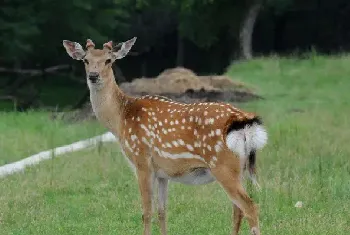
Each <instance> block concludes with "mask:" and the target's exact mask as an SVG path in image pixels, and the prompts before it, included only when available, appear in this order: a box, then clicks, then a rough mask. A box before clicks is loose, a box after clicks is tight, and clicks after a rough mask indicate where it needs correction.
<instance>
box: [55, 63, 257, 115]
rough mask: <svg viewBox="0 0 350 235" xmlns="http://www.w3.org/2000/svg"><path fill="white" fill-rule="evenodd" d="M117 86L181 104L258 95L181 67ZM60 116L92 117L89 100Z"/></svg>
mask: <svg viewBox="0 0 350 235" xmlns="http://www.w3.org/2000/svg"><path fill="white" fill-rule="evenodd" d="M120 88H121V89H122V90H123V91H124V92H125V93H126V94H128V95H131V96H136V97H140V96H143V95H148V94H153V95H154V94H157V95H162V96H166V97H168V98H170V99H173V100H175V101H180V102H184V103H194V102H218V101H224V102H245V101H249V100H254V99H260V98H261V97H259V96H258V95H256V94H255V93H254V92H253V90H252V89H251V88H249V87H248V86H247V85H246V84H244V83H242V82H238V81H233V80H232V79H231V78H230V77H228V76H197V75H196V74H195V73H194V72H193V71H191V70H189V69H185V68H181V67H178V68H173V69H166V70H164V71H163V72H162V73H160V74H159V75H158V76H157V77H156V78H137V79H134V80H133V81H132V82H130V83H129V82H125V83H122V84H120ZM60 116H63V119H65V120H68V121H72V122H75V121H79V120H80V121H82V120H91V119H94V118H95V117H94V114H93V112H92V108H91V105H90V103H89V104H86V105H85V106H84V107H83V108H82V109H80V110H76V111H72V112H68V113H64V114H63V115H60Z"/></svg>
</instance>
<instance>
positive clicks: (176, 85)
mask: <svg viewBox="0 0 350 235" xmlns="http://www.w3.org/2000/svg"><path fill="white" fill-rule="evenodd" d="M120 88H121V89H122V90H124V91H126V92H129V93H132V94H137V93H146V94H160V93H175V94H179V93H184V92H186V91H187V90H189V89H192V90H195V91H197V90H200V89H205V90H208V91H213V90H217V89H216V88H214V87H213V86H211V85H209V83H207V82H203V81H202V80H201V79H200V77H198V76H197V75H196V74H195V73H193V72H192V71H191V70H189V69H185V68H174V69H166V70H164V71H163V72H162V73H161V74H159V75H158V77H156V78H137V79H135V80H134V81H132V82H130V83H122V84H121V85H120Z"/></svg>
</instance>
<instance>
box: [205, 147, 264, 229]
mask: <svg viewBox="0 0 350 235" xmlns="http://www.w3.org/2000/svg"><path fill="white" fill-rule="evenodd" d="M217 159H218V160H217V162H216V163H215V166H212V167H211V171H212V174H213V175H214V176H215V177H216V180H217V181H218V183H219V184H220V185H221V186H222V187H223V188H224V190H225V191H226V193H227V194H228V196H229V197H230V199H231V200H232V201H233V203H234V204H235V205H236V206H237V207H238V208H239V209H240V210H242V212H243V215H244V216H245V217H246V218H247V220H248V223H249V226H250V229H251V233H252V234H253V235H260V229H259V218H258V208H257V206H256V205H255V203H254V202H253V201H252V199H251V198H250V197H249V196H248V194H247V193H246V191H245V190H244V188H243V186H242V183H241V177H240V163H239V158H238V157H236V156H235V155H234V154H233V153H232V152H231V151H229V150H223V151H222V152H220V153H218V156H217ZM234 222H237V226H235V228H234V229H237V228H239V226H238V222H239V219H238V217H237V220H234ZM239 225H240V222H239ZM234 234H235V233H234Z"/></svg>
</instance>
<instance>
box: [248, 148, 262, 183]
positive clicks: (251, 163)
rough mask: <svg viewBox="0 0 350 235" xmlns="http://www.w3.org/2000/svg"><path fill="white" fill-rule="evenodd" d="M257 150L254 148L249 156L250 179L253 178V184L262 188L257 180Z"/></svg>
mask: <svg viewBox="0 0 350 235" xmlns="http://www.w3.org/2000/svg"><path fill="white" fill-rule="evenodd" d="M255 163H256V151H255V150H252V151H250V153H249V157H248V171H249V176H250V179H251V180H252V182H253V184H254V185H255V186H256V187H257V188H258V189H260V185H259V183H258V180H257V175H256V164H255Z"/></svg>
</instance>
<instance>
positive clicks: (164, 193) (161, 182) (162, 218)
mask: <svg viewBox="0 0 350 235" xmlns="http://www.w3.org/2000/svg"><path fill="white" fill-rule="evenodd" d="M167 199H168V180H167V179H163V178H158V218H159V225H160V231H161V234H162V235H166V234H167V226H166V204H167Z"/></svg>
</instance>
